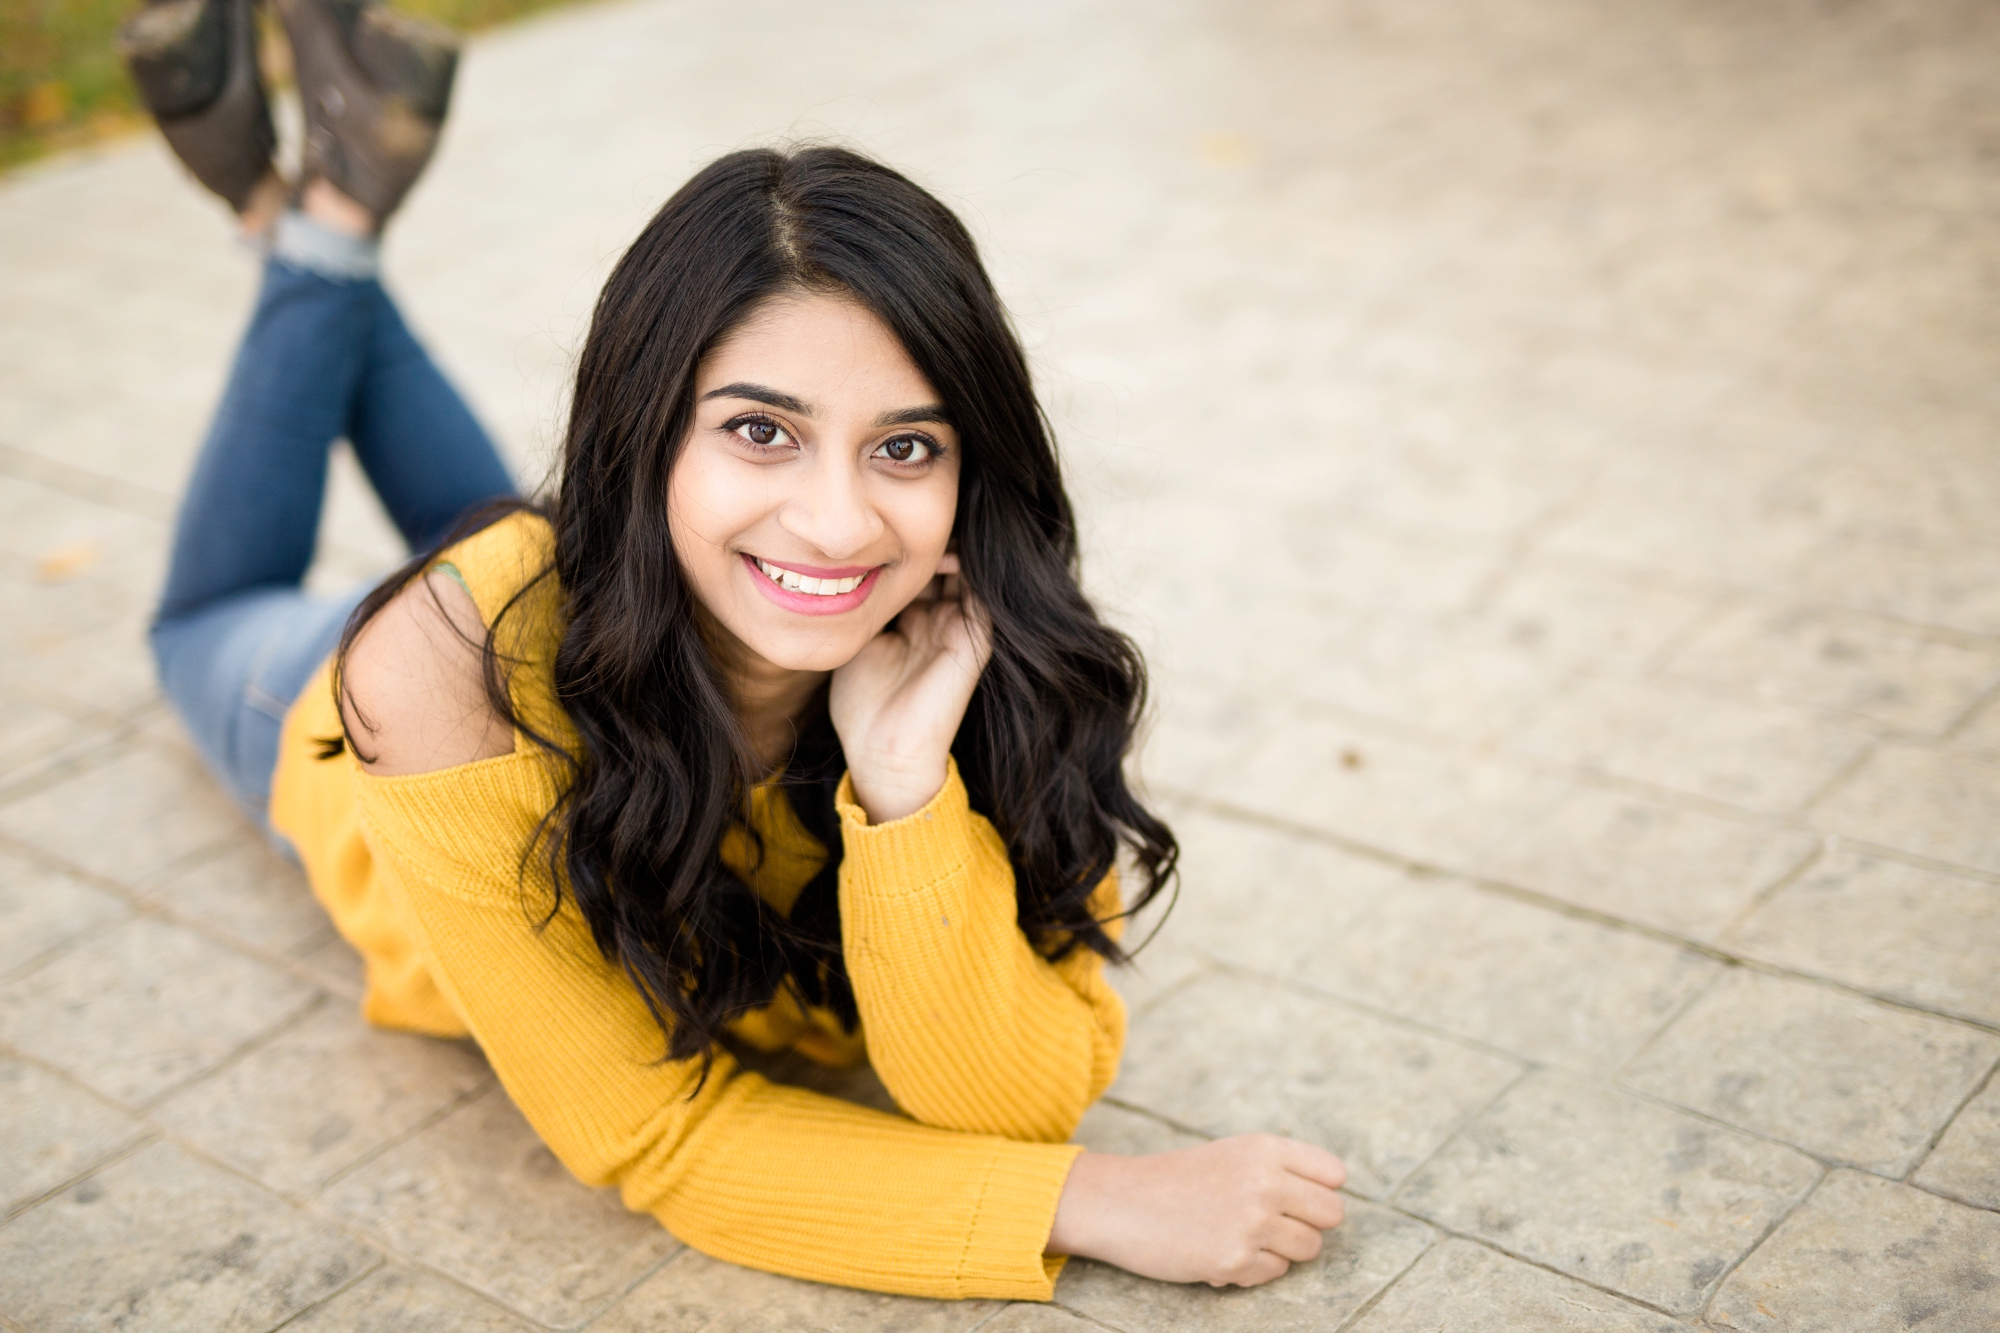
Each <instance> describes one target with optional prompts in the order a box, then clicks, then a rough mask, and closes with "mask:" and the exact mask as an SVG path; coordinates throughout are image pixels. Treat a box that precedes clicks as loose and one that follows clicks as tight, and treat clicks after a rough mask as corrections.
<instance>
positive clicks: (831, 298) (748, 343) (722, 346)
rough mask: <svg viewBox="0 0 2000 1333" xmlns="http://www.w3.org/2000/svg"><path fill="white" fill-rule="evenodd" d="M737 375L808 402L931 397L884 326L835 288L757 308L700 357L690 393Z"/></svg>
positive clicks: (875, 403)
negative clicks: (831, 291)
mask: <svg viewBox="0 0 2000 1333" xmlns="http://www.w3.org/2000/svg"><path fill="white" fill-rule="evenodd" d="M739 380H750V381H754V382H756V383H759V384H764V385H768V386H769V387H771V388H773V389H780V390H783V391H784V392H785V393H787V394H790V395H791V396H793V397H795V398H798V399H800V400H802V401H804V402H806V403H808V404H811V405H814V406H815V407H817V406H818V405H821V404H825V405H827V406H837V405H839V404H842V403H853V404H856V405H863V404H865V405H867V406H868V407H870V408H871V409H872V408H875V407H879V406H881V405H883V404H884V403H888V404H889V405H890V406H897V407H900V406H906V405H908V404H912V403H919V402H929V401H931V400H933V399H934V398H935V397H936V394H935V392H934V391H933V390H932V388H931V385H930V383H929V381H927V380H926V379H925V378H924V376H923V373H922V372H921V371H919V370H918V369H917V366H916V363H915V362H914V361H912V360H910V354H909V353H908V352H907V351H905V350H904V349H903V344H902V343H901V341H899V340H898V339H897V337H896V335H895V333H894V332H892V331H891V330H890V328H889V326H888V325H887V324H885V323H883V322H882V320H881V318H880V317H878V316H877V315H876V314H875V312H874V311H872V310H870V309H868V308H867V307H866V306H864V305H862V304H861V303H860V302H859V301H856V300H855V299H854V298H853V297H851V296H847V295H845V294H838V293H826V292H801V293H796V294H788V295H785V296H779V297H773V298H772V299H770V300H768V301H766V302H764V303H763V304H762V305H760V306H758V307H757V308H756V309H755V310H754V311H752V312H751V313H750V315H749V316H748V317H747V318H746V319H745V320H744V321H743V322H742V323H740V324H738V325H737V326H736V327H735V328H734V329H733V330H731V331H730V333H729V335H728V336H727V337H725V338H724V339H723V340H722V341H721V342H719V343H717V344H716V345H715V347H714V348H712V349H711V350H710V351H709V353H708V355H707V356H705V357H703V358H702V361H701V365H700V367H699V368H698V369H697V370H696V372H695V393H696V395H697V396H699V395H701V394H703V393H706V392H707V391H708V390H710V389H712V388H715V387H717V386H720V385H724V384H729V383H732V382H735V381H739Z"/></svg>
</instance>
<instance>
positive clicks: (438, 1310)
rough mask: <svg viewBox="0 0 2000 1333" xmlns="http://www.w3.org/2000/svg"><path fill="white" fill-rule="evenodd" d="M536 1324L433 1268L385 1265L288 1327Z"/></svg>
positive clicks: (508, 1332)
mask: <svg viewBox="0 0 2000 1333" xmlns="http://www.w3.org/2000/svg"><path fill="white" fill-rule="evenodd" d="M535 1327H536V1326H535V1325H533V1324H530V1323H528V1322H527V1321H526V1320H524V1319H519V1318H517V1317H515V1316H514V1315H511V1314H508V1313H507V1312H506V1311H504V1310H501V1309H500V1308H498V1307H497V1306H493V1305H489V1304H488V1303H487V1302H485V1301H483V1300H481V1299H480V1298H479V1297H477V1296H475V1295H473V1294H472V1293H471V1292H469V1291H467V1290H465V1289H464V1288H463V1287H455V1286H453V1285H452V1284H451V1283H449V1282H445V1281H442V1280H441V1279H439V1278H435V1277H432V1276H431V1275H430V1274H429V1273H422V1272H414V1271H412V1270H410V1269H407V1268H396V1267H392V1266H386V1265H385V1266H384V1267H381V1268H378V1269H376V1270H375V1271H374V1272H372V1273H370V1274H369V1275H368V1276H367V1277H365V1278H363V1279H361V1281H359V1282H357V1283H355V1284H354V1285H353V1286H351V1287H349V1288H348V1289H347V1290H346V1291H343V1292H341V1293H340V1295H338V1296H336V1297H334V1298H333V1299H332V1300H330V1301H328V1302H327V1303H326V1304H324V1305H322V1306H319V1307H317V1308H315V1309H314V1310H313V1311H311V1312H310V1313H309V1314H305V1315H302V1316H300V1317H299V1318H298V1319H296V1320H294V1321H292V1322H291V1323H289V1324H287V1325H285V1329H286V1333H445V1331H446V1330H449V1333H531V1330H533V1329H534V1328H535Z"/></svg>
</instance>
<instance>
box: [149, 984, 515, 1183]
mask: <svg viewBox="0 0 2000 1333" xmlns="http://www.w3.org/2000/svg"><path fill="white" fill-rule="evenodd" d="M490 1077H491V1074H490V1072H489V1071H488V1069H487V1067H486V1062H485V1061H484V1060H483V1059H481V1058H480V1056H479V1053H478V1051H477V1050H476V1049H475V1048H473V1047H471V1046H470V1045H468V1044H466V1043H462V1042H452V1041H440V1040H436V1039H433V1038H429V1037H418V1036H412V1035H410V1034H408V1033H400V1032H383V1031H379V1030H377V1029H374V1028H371V1027H369V1026H368V1025H367V1024H366V1023H364V1022H363V1021H362V1020H361V1017H360V1015H358V1014H356V1013H355V1012H354V1009H353V1007H352V1006H351V1005H348V1004H346V1003H344V1002H342V1001H339V1000H334V1001H332V1002H330V1003H328V1004H325V1005H322V1006H321V1007H320V1008H319V1009H318V1010H317V1011H316V1012H314V1013H312V1014H310V1015H308V1016H307V1017H306V1018H305V1019H304V1020H302V1021H301V1022H299V1023H297V1024H295V1025H293V1026H292V1027H289V1028H287V1029H286V1030H285V1031H283V1032H280V1033H279V1034H278V1035H277V1036H275V1037H273V1038H271V1039H270V1040H269V1041H267V1042H264V1043H263V1044H262V1045H260V1046H258V1047H257V1049H256V1050H254V1051H252V1052H250V1054H248V1055H246V1056H244V1057H243V1058H242V1059H240V1060H237V1061H235V1062H234V1063H232V1064H230V1065H229V1066H228V1067H227V1068H226V1069H223V1070H222V1071H220V1072H219V1073H217V1074H215V1075H214V1076H213V1077H211V1078H207V1079H203V1080H202V1081H201V1082H199V1083H196V1084H194V1085H192V1086H190V1087H186V1088H183V1089H181V1090H180V1091H179V1092H177V1093H175V1094H174V1095H173V1096H171V1097H169V1098H168V1099H167V1100H166V1101H164V1102H162V1103H161V1104H160V1105H159V1106H158V1107H157V1108H155V1110H154V1112H153V1116H154V1119H155V1120H156V1121H157V1122H158V1123H159V1124H161V1125H162V1126H164V1127H165V1128H167V1129H169V1130H171V1131H173V1132H175V1133H177V1134H179V1135H180V1136H181V1137H183V1138H184V1139H187V1140H188V1141H190V1142H192V1143H195V1144H198V1145H199V1146H200V1147H202V1148H203V1149H205V1150H206V1151H208V1152H210V1153H213V1154H214V1155H215V1156H216V1157H218V1158H220V1159H222V1160H223V1161H225V1162H228V1163H229V1164H230V1165H232V1166H235V1167H237V1168H239V1169H241V1170H242V1171H244V1172H245V1173H247V1174H249V1175H251V1176H253V1177H255V1178H256V1179H258V1180H261V1181H263V1182H264V1183H265V1184H266V1185H269V1186H270V1187H271V1188H273V1189H276V1190H281V1191H285V1192H287V1193H310V1192H312V1191H314V1190H316V1189H318V1188H319V1187H320V1186H321V1185H322V1184H324V1183H325V1182H326V1181H327V1180H328V1179H330V1178H331V1177H333V1176H335V1175H337V1174H339V1173H340V1172H341V1171H343V1170H344V1169H346V1168H347V1167H349V1166H351V1165H353V1164H354V1163H355V1162H357V1161H360V1160H361V1159H362V1158H364V1157H366V1156H368V1155H369V1154H370V1153H372V1152H374V1151H376V1150H377V1149H379V1148H381V1147H382V1146H384V1145H385V1144H387V1143H390V1142H392V1141H393V1140H395V1139H396V1138H397V1137H398V1136H399V1135H401V1134H404V1133H406V1132H407V1131H409V1130H411V1129H414V1128H416V1127H417V1126H418V1125H419V1124H421V1123H422V1122H423V1121H424V1120H425V1118H427V1117H429V1116H431V1115H434V1114H436V1113H438V1112H440V1111H443V1110H444V1109H445V1108H446V1107H448V1106H450V1105H451V1104H452V1103H453V1102H455V1101H457V1100H458V1099H459V1098H461V1097H463V1096H465V1095H466V1094H468V1093H470V1092H472V1091H473V1090H475V1089H477V1088H479V1087H481V1086H482V1085H484V1084H485V1083H486V1082H487V1081H488V1079H489V1078H490Z"/></svg>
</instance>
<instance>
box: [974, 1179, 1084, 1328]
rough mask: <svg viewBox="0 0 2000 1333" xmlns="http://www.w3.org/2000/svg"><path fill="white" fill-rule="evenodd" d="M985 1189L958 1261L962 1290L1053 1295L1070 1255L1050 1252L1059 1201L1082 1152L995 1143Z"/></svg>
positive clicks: (1039, 1297)
mask: <svg viewBox="0 0 2000 1333" xmlns="http://www.w3.org/2000/svg"><path fill="white" fill-rule="evenodd" d="M996 1148H997V1151H996V1152H995V1153H994V1157H993V1165H992V1166H991V1167H990V1168H989V1169H988V1170H987V1174H986V1188H985V1189H984V1190H983V1191H981V1193H980V1196H979V1207H978V1211H977V1212H976V1213H975V1214H974V1215H973V1219H972V1232H971V1234H970V1235H968V1236H967V1237H966V1239H965V1257H964V1258H963V1259H962V1260H961V1261H960V1263H959V1286H960V1290H962V1291H964V1292H967V1293H968V1294H970V1293H977V1294H980V1295H991V1296H1004V1297H1006V1298H1008V1299H1012V1300H1019V1301H1046V1300H1052V1299H1054V1297H1055V1294H1056V1277H1057V1276H1058V1275H1059V1274H1060V1273H1061V1272H1062V1269H1063V1264H1064V1263H1065V1262H1066V1258H1065V1256H1063V1255H1059V1254H1049V1253H1047V1252H1046V1247H1047V1245H1048V1243H1049V1232H1050V1231H1051V1230H1053V1229H1054V1227H1055V1223H1056V1203H1057V1201H1058V1200H1060V1199H1061V1198H1062V1192H1063V1186H1064V1185H1065V1184H1067V1183H1068V1182H1069V1172H1070V1168H1071V1167H1072V1166H1074V1165H1076V1159H1077V1158H1078V1157H1080V1156H1082V1155H1083V1149H1082V1148H1081V1147H1080V1146H1078V1145H1077V1144H1074V1143H1015V1142H1012V1141H1003V1142H1001V1143H999V1144H998V1145H996Z"/></svg>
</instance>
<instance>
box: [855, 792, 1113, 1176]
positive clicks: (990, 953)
mask: <svg viewBox="0 0 2000 1333" xmlns="http://www.w3.org/2000/svg"><path fill="white" fill-rule="evenodd" d="M837 800H838V806H839V810H840V819H841V839H842V842H843V843H844V845H845V853H844V856H843V858H842V860H841V865H840V923H841V933H842V940H843V945H844V948H845V951H846V957H847V971H848V976H849V977H850V978H851V979H852V980H853V982H854V995H855V999H856V1001H857V1002H858V1004H859V1006H860V1010H861V1025H862V1029H863V1030H864V1031H865V1032H866V1033H867V1034H868V1057H869V1060H870V1062H871V1063H873V1065H874V1066H875V1072H876V1073H877V1074H879V1075H881V1078H882V1082H883V1083H884V1084H885V1085H886V1086H887V1087H888V1089H889V1091H890V1093H891V1094H892V1095H894V1097H895V1098H896V1104H897V1105H898V1106H900V1107H902V1108H903V1109H904V1110H906V1111H908V1112H909V1113H910V1114H911V1115H913V1116H915V1117H916V1118H917V1119H918V1120H921V1121H923V1122H924V1123H925V1124H927V1125H936V1126H939V1127H940V1128H944V1129H954V1130H962V1131H965V1132H969V1133H977V1134H998V1135H1003V1136H1005V1137H1007V1138H1010V1139H1017V1140H1023V1141H1030V1142H1042V1143H1061V1142H1062V1141H1063V1140H1065V1139H1067V1138H1068V1137H1069V1136H1070V1135H1071V1134H1072V1133H1073V1132H1075V1130H1076V1124H1077V1121H1078V1120H1080V1119H1082V1117H1083V1113H1084V1111H1085V1110H1086V1109H1088V1108H1089V1106H1090V1104H1091V1102H1093V1101H1095V1100H1096V1099H1097V1098H1098V1096H1099V1095H1100V1094H1102V1093H1103V1091H1104V1090H1105V1089H1106V1088H1107V1087H1109V1086H1110V1085H1111V1080H1112V1078H1113V1077H1114V1076H1115V1075H1116V1074H1117V1072H1118V1056H1119V1053H1120V1051H1121V1050H1122V1049H1123V1046H1124V1041H1125V1006H1124V1003H1123V1002H1122V1001H1121V1000H1120V999H1119V998H1118V995H1117V993H1116V992H1115V991H1113V990H1112V989H1111V987H1110V986H1109V985H1108V984H1106V982H1105V980H1104V976H1103V965H1102V960H1101V959H1099V958H1098V956H1097V955H1096V954H1094V953H1091V952H1090V951H1089V950H1087V949H1077V950H1073V951H1072V952H1071V953H1070V954H1069V955H1068V956H1067V957H1066V958H1065V959H1064V960H1063V961H1062V962H1061V963H1059V964H1051V963H1050V962H1049V961H1048V960H1047V959H1046V958H1044V957H1043V956H1042V955H1041V954H1040V953H1038V952H1036V950H1035V949H1034V948H1033V947H1032V946H1031V945H1030V944H1029V942H1028V940H1027V937H1026V936H1024V935H1023V934H1022V933H1021V928H1020V926H1019V924H1018V923H1017V920H1016V907H1015V895H1014V871H1013V867H1012V865H1011V864H1010V863H1009V861H1008V859H1007V849H1006V847H1005V846H1004V845H1003V844H1002V843H1001V841H1000V836H999V834H998V833H996V832H995V831H994V829H993V826H992V825H991V824H990V823H988V822H987V821H986V820H985V819H984V818H983V817H981V816H979V815H977V814H974V813H973V811H972V808H971V806H970V805H969V804H968V803H967V799H966V793H965V784H964V783H963V782H962V781H960V779H959V775H958V766H957V764H956V762H953V763H951V764H950V765H949V766H948V768H947V770H946V775H945V783H944V786H943V788H942V789H941V790H940V791H939V792H938V794H937V795H936V796H935V797H933V798H932V799H931V802H930V804H928V805H926V806H925V807H924V808H923V809H921V810H919V811H917V812H916V813H914V814H911V815H908V816H905V817H904V818H902V819H898V820H896V821H894V822H893V823H888V824H882V825H871V824H869V822H868V816H867V814H866V812H865V811H863V810H862V809H861V807H860V805H859V804H857V803H856V802H855V800H854V793H853V785H852V781H851V779H850V780H847V781H843V782H842V783H841V786H840V792H839V795H838V797H837ZM1117 902H1118V888H1117V882H1116V878H1115V876H1107V877H1106V879H1105V882H1104V883H1103V884H1101V885H1100V886H1099V887H1098V890H1097V892H1096V894H1095V895H1093V899H1092V905H1093V907H1094V908H1095V909H1096V910H1097V912H1098V915H1099V916H1101V917H1107V918H1108V917H1110V916H1112V915H1114V914H1115V913H1116V912H1117V910H1118V909H1117Z"/></svg>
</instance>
